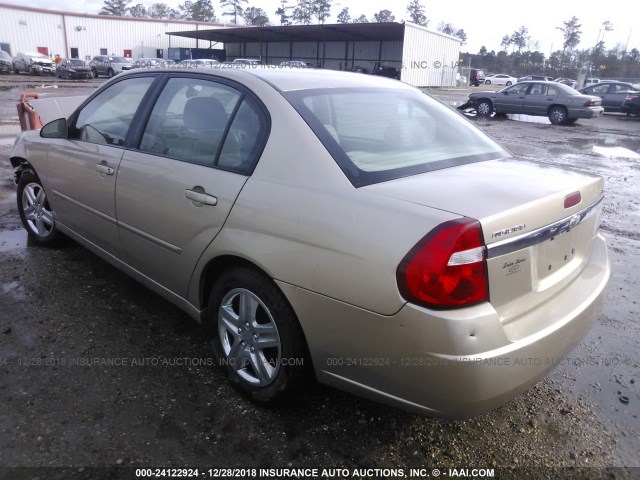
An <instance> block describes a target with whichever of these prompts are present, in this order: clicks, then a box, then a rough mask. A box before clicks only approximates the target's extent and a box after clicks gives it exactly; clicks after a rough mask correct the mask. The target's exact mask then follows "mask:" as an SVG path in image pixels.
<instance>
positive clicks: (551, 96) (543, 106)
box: [523, 83, 558, 115]
mask: <svg viewBox="0 0 640 480" xmlns="http://www.w3.org/2000/svg"><path fill="white" fill-rule="evenodd" d="M557 94H558V92H557V90H556V89H555V88H553V87H551V86H549V85H546V84H544V83H534V84H532V85H531V88H530V89H529V91H528V92H527V93H526V95H525V98H524V109H523V111H524V113H526V114H528V115H546V114H547V111H548V110H549V107H550V106H551V104H552V103H553V102H554V100H555V97H556V96H557Z"/></svg>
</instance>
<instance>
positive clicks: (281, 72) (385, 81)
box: [119, 65, 415, 92]
mask: <svg viewBox="0 0 640 480" xmlns="http://www.w3.org/2000/svg"><path fill="white" fill-rule="evenodd" d="M155 71H156V72H166V73H173V74H176V71H175V70H173V69H158V70H155ZM135 74H136V71H135V70H132V71H130V72H125V73H123V74H121V75H122V76H125V75H126V76H129V75H135ZM201 74H202V75H213V76H217V77H224V78H228V79H231V80H233V79H235V80H237V81H239V82H241V83H242V82H243V79H246V78H248V77H254V78H255V77H257V78H260V79H261V80H263V81H264V82H265V83H268V84H269V85H271V86H272V87H273V88H274V89H276V90H278V91H280V92H288V91H294V90H311V89H329V88H331V89H333V88H392V89H403V90H407V91H413V90H415V89H414V87H411V86H409V85H407V84H405V83H402V82H399V81H397V80H394V79H390V78H386V77H381V76H377V75H364V74H362V73H353V72H341V71H336V70H315V69H311V68H307V69H293V68H291V69H290V68H287V67H280V66H279V65H256V66H247V67H246V68H243V67H238V68H213V69H206V70H202V72H201ZM122 76H120V75H119V77H120V78H122Z"/></svg>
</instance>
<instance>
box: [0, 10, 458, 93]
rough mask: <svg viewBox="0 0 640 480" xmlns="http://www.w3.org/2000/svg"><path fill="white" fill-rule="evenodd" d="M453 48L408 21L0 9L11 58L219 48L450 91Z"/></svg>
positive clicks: (453, 42)
mask: <svg viewBox="0 0 640 480" xmlns="http://www.w3.org/2000/svg"><path fill="white" fill-rule="evenodd" d="M229 27H234V28H229ZM460 44H461V40H460V39H459V38H457V37H454V36H451V35H446V34H444V33H441V32H435V31H433V30H429V29H427V28H425V27H421V26H419V25H415V24H413V23H409V22H406V23H395V22H390V23H351V24H336V25H292V26H269V27H246V26H245V27H239V26H238V25H233V24H231V25H229V24H226V25H225V24H219V23H205V22H192V21H186V20H155V19H146V18H132V17H113V16H107V15H91V14H81V13H68V12H62V11H53V10H44V9H40V8H31V7H22V6H18V5H12V4H6V3H0V48H1V49H2V50H5V51H7V52H8V53H10V54H11V55H16V54H17V53H18V52H34V51H40V52H42V53H45V54H46V55H59V56H61V57H70V58H82V59H88V60H90V59H91V58H92V57H93V56H95V55H117V56H124V57H130V58H133V59H136V58H141V57H161V58H170V55H169V49H170V48H171V49H176V50H172V54H173V55H175V54H176V52H177V51H178V50H177V49H182V51H184V50H185V49H196V48H197V49H212V50H214V49H215V50H220V49H223V48H224V49H225V50H226V55H222V56H220V57H218V58H223V57H225V56H226V59H227V60H232V59H234V58H237V57H254V58H259V59H261V60H262V62H263V63H265V64H270V65H278V64H279V63H280V62H282V61H285V60H302V61H305V62H309V63H311V64H313V65H314V66H318V67H321V68H328V69H335V70H357V71H363V72H368V73H371V72H374V71H377V70H379V69H380V67H389V68H395V69H396V70H397V71H399V72H400V76H401V79H402V81H404V82H406V83H409V84H411V85H414V86H418V87H434V86H451V87H453V86H456V76H457V73H458V60H459V54H460ZM189 52H190V53H191V51H190V50H189ZM205 53H207V52H205ZM223 53H224V52H223ZM173 55H172V56H171V58H173V59H177V58H176V57H175V56H173ZM180 55H182V53H180ZM216 56H217V55H216ZM198 58H202V55H198Z"/></svg>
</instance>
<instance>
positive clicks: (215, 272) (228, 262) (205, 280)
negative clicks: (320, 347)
mask: <svg viewBox="0 0 640 480" xmlns="http://www.w3.org/2000/svg"><path fill="white" fill-rule="evenodd" d="M232 268H250V269H253V270H255V271H257V272H258V273H260V274H261V275H264V276H265V277H267V278H269V279H270V280H271V281H273V276H272V275H270V274H269V273H268V272H266V271H265V270H264V269H263V268H260V267H259V266H258V265H256V264H255V263H254V262H252V261H250V260H247V259H246V258H243V257H240V256H238V255H233V254H224V255H220V256H218V257H215V258H212V259H211V260H209V262H208V263H207V264H206V265H205V267H204V268H203V270H202V274H201V276H200V282H199V292H198V302H199V304H198V307H199V309H200V312H201V314H200V323H201V324H202V325H203V326H204V327H205V329H207V330H210V329H211V328H212V326H211V325H210V324H209V322H208V318H207V316H208V303H209V294H210V292H211V289H212V288H213V286H214V284H215V283H216V281H217V280H218V279H219V278H220V277H222V275H223V274H224V273H225V272H227V271H229V270H230V269H232ZM273 284H274V286H275V287H276V288H277V289H278V290H279V291H280V293H281V294H282V297H283V298H284V299H285V301H286V302H287V303H288V304H289V307H290V308H291V311H292V312H293V315H294V317H295V319H296V322H297V323H298V327H299V328H300V331H301V333H302V340H303V342H304V345H302V348H303V349H304V352H305V355H306V357H307V358H308V359H309V361H310V362H311V369H310V371H312V372H315V368H314V365H313V359H312V356H311V353H310V349H309V340H308V339H307V335H306V332H305V330H304V327H303V324H302V322H300V319H299V318H298V314H297V312H296V311H295V310H294V309H293V306H292V305H291V302H290V300H289V298H288V297H287V295H286V294H285V292H283V291H282V289H281V288H280V287H279V286H278V284H277V283H276V282H273Z"/></svg>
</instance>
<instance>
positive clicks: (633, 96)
mask: <svg viewBox="0 0 640 480" xmlns="http://www.w3.org/2000/svg"><path fill="white" fill-rule="evenodd" d="M639 96H640V95H627V96H626V97H624V101H625V102H630V101H631V100H635V99H636V98H638V97H639Z"/></svg>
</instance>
